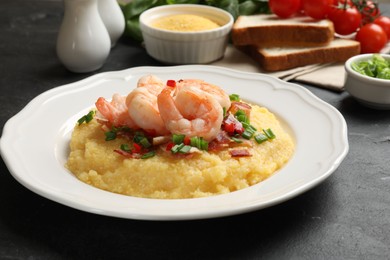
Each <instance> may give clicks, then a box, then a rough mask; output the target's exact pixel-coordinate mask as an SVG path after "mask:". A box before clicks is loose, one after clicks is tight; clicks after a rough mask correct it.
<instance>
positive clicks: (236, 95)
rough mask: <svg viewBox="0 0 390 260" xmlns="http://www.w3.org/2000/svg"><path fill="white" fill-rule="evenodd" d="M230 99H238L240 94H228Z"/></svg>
mask: <svg viewBox="0 0 390 260" xmlns="http://www.w3.org/2000/svg"><path fill="white" fill-rule="evenodd" d="M229 98H230V101H240V96H239V95H238V94H230V95H229Z"/></svg>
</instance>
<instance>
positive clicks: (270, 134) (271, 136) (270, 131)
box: [263, 128, 276, 139]
mask: <svg viewBox="0 0 390 260" xmlns="http://www.w3.org/2000/svg"><path fill="white" fill-rule="evenodd" d="M263 132H264V134H265V135H266V136H267V137H268V138H269V139H274V138H275V137H276V136H275V134H274V132H272V130H271V128H268V129H263Z"/></svg>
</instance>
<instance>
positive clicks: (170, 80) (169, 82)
mask: <svg viewBox="0 0 390 260" xmlns="http://www.w3.org/2000/svg"><path fill="white" fill-rule="evenodd" d="M167 86H168V87H171V88H175V87H176V81H174V80H173V79H169V80H167Z"/></svg>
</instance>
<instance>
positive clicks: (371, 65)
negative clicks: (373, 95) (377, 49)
mask: <svg viewBox="0 0 390 260" xmlns="http://www.w3.org/2000/svg"><path fill="white" fill-rule="evenodd" d="M351 67H352V69H353V70H355V71H357V72H359V73H360V74H362V75H366V76H369V77H373V78H379V79H390V61H389V60H386V59H385V58H383V57H382V56H381V55H379V54H374V55H372V58H371V59H369V60H366V61H359V62H356V63H352V64H351Z"/></svg>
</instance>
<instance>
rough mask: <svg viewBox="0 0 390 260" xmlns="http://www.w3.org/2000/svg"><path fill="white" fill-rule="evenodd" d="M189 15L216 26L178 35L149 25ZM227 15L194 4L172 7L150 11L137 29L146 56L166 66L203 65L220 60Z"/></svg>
mask: <svg viewBox="0 0 390 260" xmlns="http://www.w3.org/2000/svg"><path fill="white" fill-rule="evenodd" d="M176 14H192V15H198V16H201V17H204V18H207V19H210V20H212V21H214V22H215V23H217V24H218V25H220V27H218V28H216V29H212V30H205V31H197V32H178V31H169V30H163V29H158V28H155V27H152V26H151V23H152V22H154V21H155V20H156V19H159V18H161V17H165V16H169V15H176ZM233 20H234V19H233V17H232V15H231V14H230V13H228V12H226V11H224V10H222V9H220V8H216V7H211V6H206V5H194V4H174V5H164V6H158V7H154V8H151V9H149V10H147V11H145V12H143V13H142V14H141V16H140V19H139V21H140V28H141V31H142V36H143V38H144V42H145V47H146V51H147V53H148V54H149V55H150V56H152V57H153V58H155V59H156V60H159V61H161V62H164V63H168V64H204V63H210V62H212V61H215V60H218V59H220V58H221V57H223V55H224V53H225V50H226V46H227V43H228V40H229V33H230V31H231V28H232V26H233Z"/></svg>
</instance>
